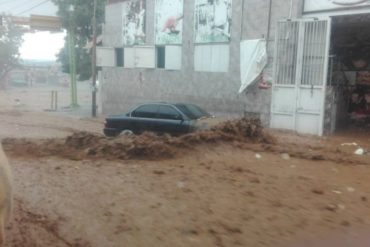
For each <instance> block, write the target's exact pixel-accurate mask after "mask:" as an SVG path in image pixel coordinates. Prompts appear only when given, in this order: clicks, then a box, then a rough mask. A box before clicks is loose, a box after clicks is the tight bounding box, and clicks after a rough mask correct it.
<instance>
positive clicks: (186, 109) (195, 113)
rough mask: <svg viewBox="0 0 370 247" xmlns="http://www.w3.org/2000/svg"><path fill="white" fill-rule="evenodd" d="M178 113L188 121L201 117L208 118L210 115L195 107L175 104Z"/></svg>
mask: <svg viewBox="0 0 370 247" xmlns="http://www.w3.org/2000/svg"><path fill="white" fill-rule="evenodd" d="M175 106H176V107H177V108H178V109H179V110H180V111H182V112H183V113H184V114H185V115H186V116H187V117H188V118H190V119H199V118H202V117H210V116H211V114H209V113H208V112H206V111H205V110H203V109H202V108H200V107H199V106H196V105H191V104H176V105H175Z"/></svg>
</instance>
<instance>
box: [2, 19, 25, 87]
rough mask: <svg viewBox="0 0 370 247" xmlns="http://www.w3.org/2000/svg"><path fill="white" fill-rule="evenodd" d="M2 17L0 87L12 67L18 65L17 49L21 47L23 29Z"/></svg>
mask: <svg viewBox="0 0 370 247" xmlns="http://www.w3.org/2000/svg"><path fill="white" fill-rule="evenodd" d="M1 16H2V25H0V86H1V87H3V86H4V79H5V77H6V76H7V74H8V73H9V72H10V70H12V69H13V68H14V67H16V66H17V65H18V60H19V56H20V54H19V47H20V46H21V45H22V42H23V39H22V36H23V29H22V28H21V27H19V26H16V25H13V24H12V23H11V18H10V16H5V15H1Z"/></svg>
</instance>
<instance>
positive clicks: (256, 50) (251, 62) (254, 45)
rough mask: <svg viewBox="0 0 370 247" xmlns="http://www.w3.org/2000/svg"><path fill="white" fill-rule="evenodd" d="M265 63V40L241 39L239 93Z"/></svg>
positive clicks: (260, 71) (258, 73) (254, 77)
mask: <svg viewBox="0 0 370 247" xmlns="http://www.w3.org/2000/svg"><path fill="white" fill-rule="evenodd" d="M266 65H267V52H266V41H265V40H264V39H254V40H243V41H242V42H241V43H240V74H241V75H240V78H241V87H240V89H239V93H242V92H243V91H244V90H246V89H247V88H248V86H250V85H251V84H252V83H253V82H254V81H256V79H257V78H258V77H259V75H260V74H261V73H262V71H263V69H264V68H265V67H266Z"/></svg>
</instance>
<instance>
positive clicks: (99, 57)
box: [96, 46, 116, 67]
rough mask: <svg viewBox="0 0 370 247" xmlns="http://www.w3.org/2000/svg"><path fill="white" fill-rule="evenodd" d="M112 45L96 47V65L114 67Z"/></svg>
mask: <svg viewBox="0 0 370 247" xmlns="http://www.w3.org/2000/svg"><path fill="white" fill-rule="evenodd" d="M114 53H115V52H114V48H113V47H102V46H98V47H96V66H98V67H114V66H116V61H115V59H114V56H115V55H114Z"/></svg>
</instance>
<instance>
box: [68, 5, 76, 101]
mask: <svg viewBox="0 0 370 247" xmlns="http://www.w3.org/2000/svg"><path fill="white" fill-rule="evenodd" d="M69 11H70V19H69V30H68V34H67V35H68V48H69V74H70V78H71V84H70V87H71V108H75V107H78V100H77V85H76V84H77V83H76V54H75V29H74V21H73V18H74V17H73V11H74V7H73V5H71V6H70V9H69Z"/></svg>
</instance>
